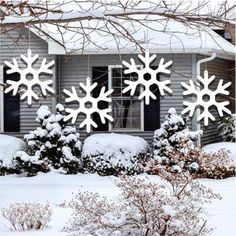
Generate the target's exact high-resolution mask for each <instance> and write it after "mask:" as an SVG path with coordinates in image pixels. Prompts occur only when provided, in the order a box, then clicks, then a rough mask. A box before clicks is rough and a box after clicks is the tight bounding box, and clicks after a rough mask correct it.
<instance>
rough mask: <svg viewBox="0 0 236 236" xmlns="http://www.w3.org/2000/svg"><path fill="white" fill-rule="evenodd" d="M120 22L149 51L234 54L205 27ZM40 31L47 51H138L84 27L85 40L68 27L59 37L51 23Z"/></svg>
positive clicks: (127, 42)
mask: <svg viewBox="0 0 236 236" xmlns="http://www.w3.org/2000/svg"><path fill="white" fill-rule="evenodd" d="M96 23H97V22H96ZM73 24H74V23H73ZM90 24H91V23H89V24H88V25H85V27H88V26H89V25H90ZM99 24H101V23H99ZM122 24H123V26H124V27H126V28H127V29H130V33H131V34H132V36H133V37H134V38H135V39H136V40H137V41H138V42H139V44H140V45H141V46H142V47H143V48H148V49H149V50H150V51H151V52H153V53H196V54H204V55H209V54H212V52H216V54H217V57H220V58H226V59H234V57H235V52H236V47H235V46H234V45H233V44H231V43H230V42H228V41H226V40H225V39H224V38H222V37H221V36H220V35H218V34H217V33H215V32H214V31H213V30H212V29H210V28H208V27H203V26H188V25H185V24H182V23H180V22H175V21H173V20H172V21H167V20H165V19H162V20H160V21H156V22H155V21H154V22H151V23H148V27H149V29H147V27H140V26H139V28H138V26H137V27H135V26H134V25H132V26H131V25H130V24H129V23H125V22H124V23H122ZM98 27H100V25H98ZM134 28H135V29H134ZM137 29H138V30H137ZM42 30H43V32H45V33H46V34H47V35H49V36H50V38H51V39H49V40H48V43H49V53H50V54H68V53H69V54H117V53H120V54H125V53H139V52H140V49H139V48H138V47H137V45H135V44H134V43H133V42H130V40H128V39H127V38H123V37H113V36H112V35H111V34H108V33H102V32H101V31H94V30H87V34H88V36H89V39H90V42H89V41H86V39H85V38H84V37H83V35H82V34H79V33H72V32H70V31H68V30H64V31H63V32H61V33H62V34H63V40H62V38H61V34H59V33H58V30H57V29H56V27H55V28H53V27H52V26H51V25H50V26H49V25H44V26H42ZM163 31H164V32H163ZM36 33H37V34H39V35H41V37H44V36H43V35H42V33H40V32H38V31H37V32H36ZM47 38H48V37H47ZM55 42H57V43H56V44H55ZM62 45H63V46H62Z"/></svg>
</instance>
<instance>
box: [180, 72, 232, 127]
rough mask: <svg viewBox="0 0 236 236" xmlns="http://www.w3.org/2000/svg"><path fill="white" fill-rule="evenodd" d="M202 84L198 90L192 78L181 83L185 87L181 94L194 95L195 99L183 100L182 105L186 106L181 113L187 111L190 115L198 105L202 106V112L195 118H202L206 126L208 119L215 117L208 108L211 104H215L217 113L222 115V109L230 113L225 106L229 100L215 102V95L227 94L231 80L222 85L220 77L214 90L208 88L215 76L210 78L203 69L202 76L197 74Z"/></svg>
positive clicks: (213, 119)
mask: <svg viewBox="0 0 236 236" xmlns="http://www.w3.org/2000/svg"><path fill="white" fill-rule="evenodd" d="M197 79H198V80H199V81H200V82H201V83H202V85H203V89H201V90H200V91H199V90H197V89H196V87H195V85H194V83H193V81H192V80H189V85H187V84H185V83H184V82H182V83H181V85H182V86H183V87H184V88H185V89H186V91H184V92H183V95H191V94H193V95H196V96H197V100H196V101H195V102H187V101H184V102H183V105H184V106H186V108H185V109H184V110H183V111H182V114H185V113H188V112H189V116H190V117H192V116H193V114H194V111H195V110H196V108H197V107H198V106H200V107H202V108H203V112H202V113H201V115H200V116H199V117H198V118H197V120H198V121H200V120H202V119H204V125H205V126H208V122H209V119H210V120H212V121H215V117H214V116H213V115H212V113H210V111H209V108H210V107H211V106H215V107H216V108H217V110H218V113H219V115H220V116H221V117H222V116H223V111H224V112H226V113H228V114H231V111H230V110H229V109H227V108H226V106H227V105H229V101H223V102H217V101H216V96H217V95H219V94H223V95H229V92H228V91H227V90H226V88H228V87H229V86H230V85H231V82H228V83H226V84H225V85H223V80H222V79H221V80H220V81H219V83H218V86H217V89H216V90H213V91H212V90H210V88H209V85H210V84H211V83H212V82H213V80H214V79H215V76H214V75H212V76H211V77H210V78H209V77H208V71H207V70H205V71H204V78H202V77H201V76H198V78H197Z"/></svg>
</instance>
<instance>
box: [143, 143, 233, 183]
mask: <svg viewBox="0 0 236 236" xmlns="http://www.w3.org/2000/svg"><path fill="white" fill-rule="evenodd" d="M168 156H170V157H171V158H172V159H174V160H175V161H176V163H178V165H177V166H170V165H164V166H162V168H165V170H167V171H169V172H170V173H172V172H177V173H180V172H182V171H186V170H188V172H189V173H190V174H192V176H193V177H195V178H211V179H225V178H228V177H232V176H235V163H234V161H233V160H232V159H231V158H230V157H229V155H228V152H227V151H225V150H219V151H217V152H213V153H206V152H204V151H203V150H202V149H201V148H197V147H194V148H189V149H188V151H187V156H186V153H183V152H181V151H178V150H175V151H172V152H170V153H168ZM186 160H189V161H186ZM160 169H161V168H160V165H158V164H157V163H156V161H155V160H154V159H150V160H149V161H147V162H146V163H145V171H146V172H147V173H149V174H156V175H158V174H159V171H160Z"/></svg>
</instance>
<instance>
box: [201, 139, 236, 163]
mask: <svg viewBox="0 0 236 236" xmlns="http://www.w3.org/2000/svg"><path fill="white" fill-rule="evenodd" d="M219 150H224V151H226V152H227V153H228V155H229V157H230V158H231V159H232V160H234V161H236V145H235V143H230V142H220V143H212V144H208V145H206V146H204V147H203V151H204V152H206V153H209V154H211V153H214V152H218V151H219Z"/></svg>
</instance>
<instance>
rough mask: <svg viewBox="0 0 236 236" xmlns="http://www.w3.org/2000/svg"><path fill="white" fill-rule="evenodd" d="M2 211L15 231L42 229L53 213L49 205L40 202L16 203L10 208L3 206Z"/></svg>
mask: <svg viewBox="0 0 236 236" xmlns="http://www.w3.org/2000/svg"><path fill="white" fill-rule="evenodd" d="M1 211H2V216H3V217H4V218H5V219H7V220H8V221H9V222H10V224H11V227H12V230H14V231H26V230H42V229H44V228H45V227H46V226H47V224H48V223H49V221H50V219H51V215H52V210H51V208H50V207H49V205H48V204H47V205H42V204H40V203H14V204H11V205H10V206H9V207H8V208H2V209H1Z"/></svg>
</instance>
